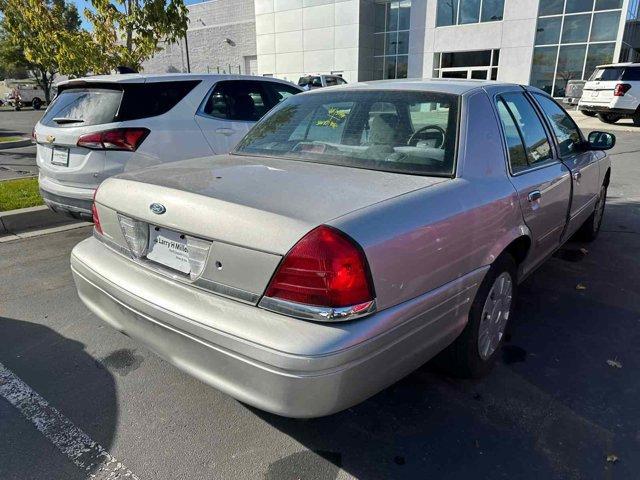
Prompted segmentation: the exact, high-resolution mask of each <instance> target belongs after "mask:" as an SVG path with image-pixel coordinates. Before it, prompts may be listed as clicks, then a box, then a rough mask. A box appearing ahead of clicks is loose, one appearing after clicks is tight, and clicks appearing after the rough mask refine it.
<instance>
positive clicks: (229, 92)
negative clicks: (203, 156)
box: [196, 80, 269, 154]
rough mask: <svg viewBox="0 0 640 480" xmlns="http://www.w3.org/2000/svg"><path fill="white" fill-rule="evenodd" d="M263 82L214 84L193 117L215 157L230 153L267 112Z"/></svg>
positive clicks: (224, 82) (246, 81)
mask: <svg viewBox="0 0 640 480" xmlns="http://www.w3.org/2000/svg"><path fill="white" fill-rule="evenodd" d="M267 98H268V97H267V95H266V93H265V91H264V89H263V87H262V82H259V81H255V80H225V81H222V82H218V83H216V85H215V86H214V87H213V88H212V90H211V92H210V93H209V96H208V97H207V99H206V101H205V102H204V104H203V106H202V107H201V108H200V110H199V111H198V114H197V115H196V122H197V123H198V126H199V127H200V129H201V130H202V133H203V134H204V136H205V138H206V139H207V142H208V143H209V146H210V147H211V149H212V150H213V152H214V153H216V154H223V153H228V152H230V151H231V150H232V149H233V148H234V147H235V146H236V144H237V143H238V142H239V141H240V140H241V139H242V137H244V136H245V134H246V133H247V132H248V131H249V128H251V127H252V126H253V124H254V123H255V122H256V121H257V120H259V119H260V118H261V117H262V116H263V115H264V114H265V113H266V112H267V111H268V110H269V102H268V100H267Z"/></svg>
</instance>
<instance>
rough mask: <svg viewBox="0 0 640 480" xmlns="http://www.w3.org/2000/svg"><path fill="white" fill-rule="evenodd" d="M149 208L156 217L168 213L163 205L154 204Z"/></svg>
mask: <svg viewBox="0 0 640 480" xmlns="http://www.w3.org/2000/svg"><path fill="white" fill-rule="evenodd" d="M149 208H150V209H151V211H152V212H153V213H155V214H156V215H162V214H163V213H164V212H166V211H167V209H166V208H165V207H164V205H162V204H161V203H152V204H151V205H149Z"/></svg>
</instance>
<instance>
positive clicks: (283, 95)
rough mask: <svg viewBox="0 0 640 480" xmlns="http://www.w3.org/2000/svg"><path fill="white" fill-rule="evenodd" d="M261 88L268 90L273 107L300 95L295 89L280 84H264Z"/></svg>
mask: <svg viewBox="0 0 640 480" xmlns="http://www.w3.org/2000/svg"><path fill="white" fill-rule="evenodd" d="M262 86H263V87H264V88H266V89H267V90H269V92H270V93H271V97H272V98H273V102H274V105H277V104H278V103H280V102H281V101H283V100H286V99H287V98H289V97H290V96H292V95H295V94H297V93H300V90H298V89H297V88H295V87H292V86H289V85H284V84H281V83H275V82H264V83H263V85H262Z"/></svg>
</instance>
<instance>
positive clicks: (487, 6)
mask: <svg viewBox="0 0 640 480" xmlns="http://www.w3.org/2000/svg"><path fill="white" fill-rule="evenodd" d="M503 12H504V0H483V1H482V18H481V19H480V21H481V22H495V21H497V20H502V15H503Z"/></svg>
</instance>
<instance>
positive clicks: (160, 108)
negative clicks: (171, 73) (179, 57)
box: [116, 80, 200, 122]
mask: <svg viewBox="0 0 640 480" xmlns="http://www.w3.org/2000/svg"><path fill="white" fill-rule="evenodd" d="M199 83H200V80H189V81H178V82H154V83H132V84H124V85H123V87H124V97H123V101H122V106H121V107H120V110H119V111H118V114H117V116H116V121H118V122H122V121H125V120H137V119H140V118H147V117H155V116H158V115H162V114H164V113H167V112H168V111H169V110H171V109H172V108H173V107H175V106H176V105H177V104H178V103H179V102H180V101H181V100H182V99H183V98H184V97H186V96H187V95H188V94H189V92H191V90H193V89H194V88H195V86H196V85H198V84H199Z"/></svg>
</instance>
